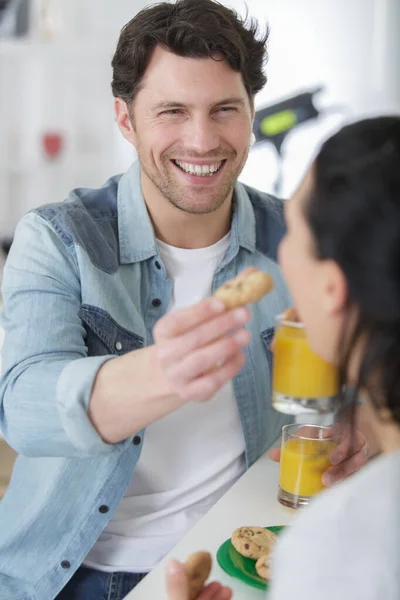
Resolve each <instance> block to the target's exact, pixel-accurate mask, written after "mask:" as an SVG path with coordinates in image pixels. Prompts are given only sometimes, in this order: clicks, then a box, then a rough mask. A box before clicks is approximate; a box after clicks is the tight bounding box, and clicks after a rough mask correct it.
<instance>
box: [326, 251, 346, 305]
mask: <svg viewBox="0 0 400 600" xmlns="http://www.w3.org/2000/svg"><path fill="white" fill-rule="evenodd" d="M321 288H322V294H321V296H322V306H323V308H324V309H325V311H326V313H327V315H329V316H337V315H338V314H339V313H341V312H342V311H343V310H344V308H345V307H346V305H347V297H348V286H347V281H346V277H345V275H344V273H343V271H342V270H341V268H340V267H339V265H338V264H337V263H336V262H335V261H334V260H324V261H323V262H322V263H321Z"/></svg>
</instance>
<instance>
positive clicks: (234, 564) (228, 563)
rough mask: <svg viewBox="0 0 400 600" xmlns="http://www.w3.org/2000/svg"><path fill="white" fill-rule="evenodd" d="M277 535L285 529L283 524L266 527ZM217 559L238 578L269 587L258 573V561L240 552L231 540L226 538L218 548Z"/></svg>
mask: <svg viewBox="0 0 400 600" xmlns="http://www.w3.org/2000/svg"><path fill="white" fill-rule="evenodd" d="M265 529H269V530H270V531H272V532H273V533H276V535H279V534H280V532H281V531H282V530H283V529H285V528H284V527H283V526H276V527H266V528H265ZM217 561H218V564H219V566H220V567H221V569H223V570H224V571H225V573H228V575H231V576H232V577H236V578H237V579H241V580H242V581H244V582H245V583H247V584H248V585H251V586H253V587H256V588H260V589H262V590H266V589H268V583H267V582H266V581H265V579H262V578H261V577H260V576H259V575H257V571H256V561H255V560H253V559H251V558H246V557H245V556H242V555H241V554H239V552H238V551H237V550H235V548H234V547H233V546H232V543H231V540H230V539H229V540H226V542H224V543H223V544H222V545H221V546H220V547H219V549H218V552H217Z"/></svg>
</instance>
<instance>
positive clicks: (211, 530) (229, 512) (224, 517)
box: [125, 454, 296, 600]
mask: <svg viewBox="0 0 400 600" xmlns="http://www.w3.org/2000/svg"><path fill="white" fill-rule="evenodd" d="M278 471H279V465H277V464H276V463H274V462H272V461H271V460H270V459H269V458H268V456H267V454H265V455H264V456H262V457H261V458H260V459H259V460H258V461H257V462H256V463H255V464H254V465H253V466H252V467H251V468H250V469H249V470H248V471H247V472H246V473H245V474H244V475H243V476H242V477H241V478H240V479H239V481H237V482H236V483H235V484H234V485H233V486H232V487H231V489H230V490H229V491H228V492H227V493H226V494H225V495H224V496H223V497H222V498H221V499H220V500H219V502H217V504H216V505H215V506H214V507H213V508H212V509H211V510H210V511H209V512H208V513H207V514H206V515H205V517H203V519H201V521H199V523H197V525H195V527H193V529H192V530H191V531H190V532H189V533H188V534H187V535H186V536H185V537H184V538H183V539H182V540H181V541H180V542H179V543H178V544H177V545H176V546H175V548H173V550H172V551H171V552H170V553H169V554H168V555H167V556H166V558H165V559H164V560H163V561H161V563H160V564H159V565H158V566H157V567H156V568H155V569H153V571H152V572H151V573H149V574H148V575H147V576H146V577H145V578H144V579H143V581H142V582H141V583H140V584H139V585H137V586H136V587H135V589H134V590H132V592H130V593H129V594H128V595H127V596H126V599H125V600H150V599H151V600H153V599H154V600H166V593H165V585H164V568H165V561H166V560H167V559H168V558H176V559H178V560H181V561H185V560H186V558H187V557H188V555H189V554H191V553H192V552H196V551H198V550H207V551H208V552H210V553H211V555H212V556H213V569H212V572H211V575H210V580H218V581H220V582H221V583H223V584H224V585H229V586H230V587H231V588H232V590H233V595H234V599H235V598H237V599H238V600H264V599H265V592H264V591H263V590H259V589H256V588H252V587H250V586H248V585H246V584H245V583H243V582H241V581H239V580H238V579H235V578H233V577H230V576H229V575H227V574H226V573H225V572H224V571H223V570H222V569H221V568H220V567H219V565H218V563H217V561H216V558H215V557H216V553H217V550H218V548H219V546H220V545H221V544H222V543H223V542H224V541H225V540H226V539H227V538H229V537H230V536H231V534H232V531H233V530H234V529H236V528H237V527H242V526H245V525H260V526H269V525H287V524H289V523H290V522H291V520H292V519H293V518H294V517H295V515H296V511H293V510H291V509H290V508H285V507H284V506H281V505H280V504H279V503H278V501H277V499H276V496H277V491H278Z"/></svg>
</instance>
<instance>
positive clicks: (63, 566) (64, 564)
mask: <svg viewBox="0 0 400 600" xmlns="http://www.w3.org/2000/svg"><path fill="white" fill-rule="evenodd" d="M61 566H62V568H63V569H69V568H70V567H71V563H70V562H69V560H63V561H62V562H61Z"/></svg>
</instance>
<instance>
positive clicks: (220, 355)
mask: <svg viewBox="0 0 400 600" xmlns="http://www.w3.org/2000/svg"><path fill="white" fill-rule="evenodd" d="M249 320H250V312H249V310H248V309H247V308H244V307H242V308H236V309H233V310H225V307H224V304H223V303H222V302H221V301H220V300H217V299H216V298H210V299H207V300H204V301H203V302H200V303H199V304H197V305H194V306H191V307H189V308H185V309H182V310H177V311H175V312H172V313H171V314H169V315H166V316H165V317H164V318H162V319H160V321H158V323H157V324H156V326H155V328H154V342H155V345H154V356H155V359H156V361H157V363H158V365H159V368H160V369H161V371H162V375H163V378H164V380H165V381H166V382H167V385H168V387H169V389H170V393H171V394H172V395H177V396H178V397H179V398H180V399H181V400H183V401H188V400H196V401H204V400H208V399H209V398H211V397H212V396H213V395H214V394H215V393H216V392H217V391H218V390H219V389H220V388H221V387H222V386H223V385H224V384H225V383H226V382H227V381H229V380H231V379H232V378H233V377H235V375H236V374H237V373H238V372H239V371H240V369H241V368H242V367H243V365H244V362H245V355H244V352H243V348H244V347H245V346H247V344H248V343H249V341H250V333H249V332H248V331H247V330H246V329H245V328H244V327H243V325H244V324H245V323H247V322H248V321H249Z"/></svg>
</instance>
